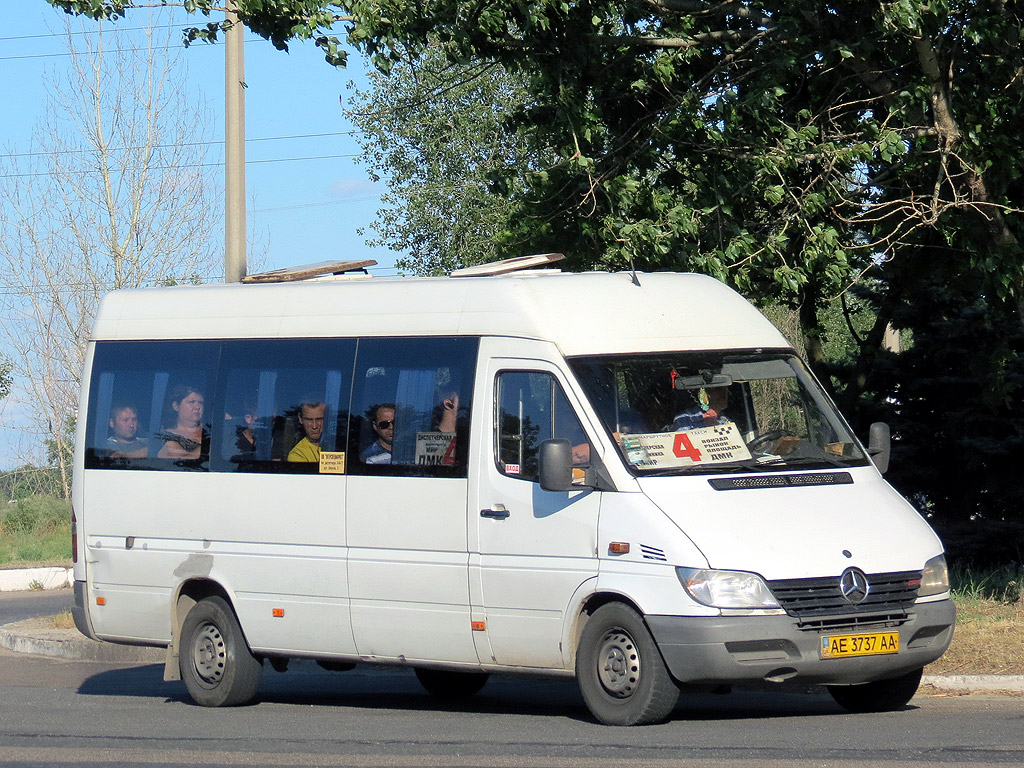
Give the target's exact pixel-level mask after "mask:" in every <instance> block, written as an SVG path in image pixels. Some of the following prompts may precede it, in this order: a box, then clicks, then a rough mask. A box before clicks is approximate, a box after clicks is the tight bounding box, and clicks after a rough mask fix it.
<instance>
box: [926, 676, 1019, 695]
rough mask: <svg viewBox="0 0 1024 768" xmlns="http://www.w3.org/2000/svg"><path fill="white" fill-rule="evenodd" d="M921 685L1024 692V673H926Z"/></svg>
mask: <svg viewBox="0 0 1024 768" xmlns="http://www.w3.org/2000/svg"><path fill="white" fill-rule="evenodd" d="M921 685H930V686H932V687H934V688H937V689H939V690H940V691H969V692H971V693H1024V675H925V676H924V677H922V678H921Z"/></svg>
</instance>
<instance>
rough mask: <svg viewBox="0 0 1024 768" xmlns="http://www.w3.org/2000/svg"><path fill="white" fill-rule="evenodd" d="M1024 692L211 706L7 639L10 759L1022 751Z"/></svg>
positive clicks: (285, 689)
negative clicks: (666, 714)
mask: <svg viewBox="0 0 1024 768" xmlns="http://www.w3.org/2000/svg"><path fill="white" fill-rule="evenodd" d="M1022 723H1024V699H1020V698H1011V697H985V696H979V695H977V694H972V695H970V696H960V697H943V696H928V695H919V696H918V697H917V698H915V699H914V701H913V702H912V705H911V706H910V707H908V708H907V709H906V710H905V711H903V712H897V713H892V714H885V715H849V714H844V713H843V712H842V711H841V710H840V709H839V708H838V707H836V706H835V705H834V704H832V702H831V699H829V698H828V697H827V696H823V695H814V694H797V693H792V694H778V693H775V694H768V693H762V692H741V693H733V694H730V695H726V696H712V695H704V696H693V697H685V698H684V699H683V700H682V702H681V704H680V707H679V708H678V709H677V710H676V712H675V713H674V715H673V717H672V718H671V720H670V721H669V722H668V723H665V724H662V725H655V726H647V727H642V728H612V727H607V726H601V725H598V724H596V723H594V722H593V721H592V720H591V719H590V717H589V715H588V714H587V712H586V710H585V708H584V707H583V704H582V702H581V700H580V698H579V694H578V693H577V691H576V688H575V685H574V683H572V682H570V681H564V682H562V681H548V680H534V679H528V678H527V679H524V678H518V679H516V678H497V679H492V680H491V682H489V683H488V685H487V686H486V687H485V688H484V690H483V691H481V693H480V694H478V695H477V696H475V697H473V698H472V699H470V700H468V701H465V702H461V703H458V704H454V705H452V704H444V703H442V702H439V701H438V700H436V699H434V698H432V697H430V696H429V695H428V694H426V693H425V692H424V691H422V689H421V688H420V687H419V685H418V683H417V682H416V680H415V678H414V677H413V676H412V674H411V673H408V672H407V671H405V670H399V671H387V670H385V671H383V672H382V671H379V670H376V669H368V670H366V671H360V670H356V671H353V672H343V673H327V672H321V671H320V670H319V669H318V668H317V667H315V665H312V664H299V665H295V668H294V669H292V670H290V671H289V672H287V673H285V674H279V673H274V672H272V671H270V670H268V671H267V672H266V675H265V677H264V683H263V686H262V687H261V694H260V701H259V703H257V704H256V705H253V706H249V707H243V708H238V709H204V708H201V707H197V706H195V705H193V704H191V703H189V702H188V700H187V698H186V696H185V690H184V686H183V685H182V684H181V683H177V682H172V683H166V682H163V680H162V677H161V667H160V666H159V665H146V666H121V665H111V664H101V663H96V662H72V661H65V660H55V659H46V658H41V657H31V656H21V655H18V654H14V653H10V652H6V651H0V764H2V765H5V766H8V765H26V766H28V765H32V766H35V765H62V766H92V765H114V764H135V765H142V764H148V765H167V766H179V765H180V766H191V765H204V766H220V765H223V766H229V765H256V766H276V765H282V766H284V765H322V766H374V767H376V766H408V767H409V768H431V767H433V766H460V767H461V766H486V767H488V768H506V767H507V768H518V767H520V766H522V767H523V768H535V767H538V766H552V767H553V768H562V767H563V766H564V767H566V768H568V767H575V766H587V768H598V767H600V766H623V767H624V766H626V765H629V766H631V767H633V768H645V767H647V766H651V767H652V768H662V767H664V768H669V767H670V766H673V767H674V766H695V765H701V766H715V767H716V768H727V767H731V766H745V767H746V766H757V765H767V766H779V767H780V768H781V766H854V765H856V766H901V767H903V766H932V765H936V766H937V765H942V766H953V765H975V766H985V765H1024V728H1022V727H1021V725H1022Z"/></svg>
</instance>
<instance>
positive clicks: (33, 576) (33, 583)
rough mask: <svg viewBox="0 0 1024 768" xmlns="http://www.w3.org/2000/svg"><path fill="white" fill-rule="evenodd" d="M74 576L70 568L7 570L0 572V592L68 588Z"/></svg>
mask: <svg viewBox="0 0 1024 768" xmlns="http://www.w3.org/2000/svg"><path fill="white" fill-rule="evenodd" d="M74 580H75V576H74V572H73V570H72V569H71V568H62V567H60V566H52V567H49V568H7V569H4V570H0V592H18V591H22V590H28V589H60V588H62V587H70V586H71V585H72V583H74Z"/></svg>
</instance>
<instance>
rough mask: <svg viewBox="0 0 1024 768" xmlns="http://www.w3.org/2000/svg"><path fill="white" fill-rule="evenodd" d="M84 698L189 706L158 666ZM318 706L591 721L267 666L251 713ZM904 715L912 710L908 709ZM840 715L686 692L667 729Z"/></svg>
mask: <svg viewBox="0 0 1024 768" xmlns="http://www.w3.org/2000/svg"><path fill="white" fill-rule="evenodd" d="M78 693H80V694H82V695H86V696H138V697H145V698H158V699H164V700H165V701H167V702H169V703H171V702H175V703H188V704H191V699H190V698H189V696H188V693H187V691H186V690H185V685H184V683H182V682H180V681H171V682H165V681H164V680H163V667H162V665H159V664H150V665H145V666H134V667H124V668H118V669H111V670H105V671H103V672H99V673H97V674H94V675H92V676H90V677H88V678H86V679H85V680H83V682H82V683H81V685H80V686H79V688H78ZM274 705H283V706H321V707H340V708H356V709H364V710H395V711H409V712H444V713H455V714H457V713H463V712H464V713H467V714H501V715H525V716H553V717H561V718H566V719H569V720H575V721H580V722H589V723H594V722H596V721H595V720H594V718H593V717H592V716H591V715H590V713H589V712H588V711H587V709H586V707H585V706H584V704H583V700H582V698H581V696H580V693H579V689H578V688H577V687H576V683H575V681H573V680H551V679H546V678H532V677H514V676H505V675H495V676H494V677H492V678H491V680H490V681H489V682H488V683H487V685H486V686H485V687H484V689H483V690H482V691H480V692H479V693H478V694H476V695H475V696H473V697H471V698H467V699H455V700H446V699H439V698H437V697H434V696H432V695H430V694H428V693H427V692H426V691H425V690H424V689H423V688H422V687H421V686H420V685H419V683H418V682H417V680H416V677H415V676H414V674H413V672H412V670H409V669H394V668H385V669H383V670H381V669H375V668H372V667H369V668H368V669H364V668H363V667H359V668H357V669H356V670H355V671H352V672H327V671H324V670H320V669H319V668H318V667H316V666H315V665H312V664H307V665H301V666H300V667H299V669H296V670H294V671H293V670H290V671H288V672H285V673H276V672H273V671H272V670H270V668H269V667H268V668H267V669H266V670H265V672H264V675H263V680H262V682H261V684H260V689H259V694H258V697H257V700H256V702H254V706H274ZM907 709H916V707H914V706H913V705H911V706H909V707H907ZM844 712H845V710H843V709H842V708H840V707H839V706H838V705H837V704H836V703H835V702H833V701H832V699H831V697H830V696H829V695H828V694H827V693H825V692H823V691H821V692H816V691H811V692H806V691H804V692H788V691H764V690H744V689H738V690H735V691H733V692H732V693H730V694H724V695H718V694H707V693H700V694H693V693H686V692H684V693H683V695H682V696H680V699H679V705H678V706H677V707H676V709H675V711H674V712H673V714H672V716H671V718H670V719H669V722H673V721H690V720H692V721H711V720H751V719H761V720H764V719H772V718H790V717H817V716H828V717H834V716H837V715H842V714H843V713H844Z"/></svg>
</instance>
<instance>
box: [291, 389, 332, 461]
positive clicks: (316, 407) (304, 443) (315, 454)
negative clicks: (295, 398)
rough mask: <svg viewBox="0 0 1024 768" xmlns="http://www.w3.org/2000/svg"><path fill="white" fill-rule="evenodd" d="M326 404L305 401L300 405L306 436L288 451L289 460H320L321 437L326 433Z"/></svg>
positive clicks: (300, 420) (300, 415) (300, 422)
mask: <svg viewBox="0 0 1024 768" xmlns="http://www.w3.org/2000/svg"><path fill="white" fill-rule="evenodd" d="M324 409H325V408H324V404H323V403H309V402H305V403H303V404H302V405H301V406H299V424H301V425H302V429H303V430H304V431H305V433H306V436H305V437H304V438H302V439H301V440H299V442H298V443H297V444H296V446H295V447H294V448H292V449H291V450H290V451H288V461H307V462H308V461H315V462H319V461H320V437H321V436H322V435H323V433H324Z"/></svg>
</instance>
